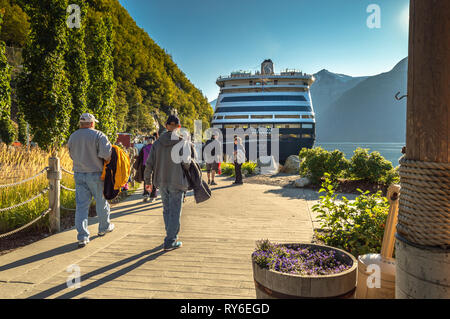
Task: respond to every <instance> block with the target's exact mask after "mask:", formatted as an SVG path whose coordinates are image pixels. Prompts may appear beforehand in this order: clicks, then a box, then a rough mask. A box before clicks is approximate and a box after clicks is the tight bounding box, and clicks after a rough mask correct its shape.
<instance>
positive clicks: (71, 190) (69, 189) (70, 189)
mask: <svg viewBox="0 0 450 319" xmlns="http://www.w3.org/2000/svg"><path fill="white" fill-rule="evenodd" d="M61 188H62V189H65V190H66V191H69V192H75V190H74V189H72V188H69V187H66V186H64V185H62V184H61Z"/></svg>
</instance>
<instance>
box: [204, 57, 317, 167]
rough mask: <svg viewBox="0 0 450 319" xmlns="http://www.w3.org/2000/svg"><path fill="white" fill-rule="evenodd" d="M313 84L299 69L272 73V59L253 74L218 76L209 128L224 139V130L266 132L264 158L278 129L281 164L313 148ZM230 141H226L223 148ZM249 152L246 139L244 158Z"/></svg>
mask: <svg viewBox="0 0 450 319" xmlns="http://www.w3.org/2000/svg"><path fill="white" fill-rule="evenodd" d="M314 81H315V79H314V76H312V75H309V74H305V73H303V72H301V71H298V70H285V71H283V72H280V73H279V74H276V73H274V64H273V62H272V60H265V61H264V62H263V63H262V64H261V71H257V72H255V73H254V74H252V73H251V72H242V71H239V72H233V73H231V75H229V76H220V77H219V78H218V79H217V82H216V83H217V85H218V86H219V88H220V93H219V96H218V98H217V103H216V109H215V112H214V116H213V120H212V123H211V126H212V127H214V128H218V129H220V130H221V131H222V134H223V137H224V139H225V138H226V129H227V128H242V129H244V130H245V129H248V128H249V127H253V128H255V129H257V130H258V131H259V130H265V132H267V134H268V135H267V139H268V142H267V143H265V144H266V145H267V148H266V149H265V152H268V153H269V154H265V155H271V154H270V151H271V150H270V145H271V132H272V129H273V128H278V129H279V131H278V132H279V162H280V163H284V162H285V160H286V159H287V158H288V157H289V156H290V155H294V154H295V155H297V154H298V153H299V152H300V150H301V149H302V148H312V147H313V146H314V141H315V137H316V136H315V125H316V122H315V114H314V109H313V104H312V101H311V94H310V90H309V89H310V87H311V84H312V83H314ZM230 142H231V141H227V140H225V141H224V145H225V144H226V143H230ZM248 150H249V148H248V138H246V151H247V155H248ZM258 152H259V148H258ZM258 157H259V154H258ZM247 158H249V157H248V156H247Z"/></svg>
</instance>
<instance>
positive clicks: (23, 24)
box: [0, 0, 30, 47]
mask: <svg viewBox="0 0 450 319" xmlns="http://www.w3.org/2000/svg"><path fill="white" fill-rule="evenodd" d="M0 8H2V9H4V10H5V16H4V23H3V27H2V34H1V36H0V40H1V41H5V42H6V45H8V46H13V47H23V46H24V45H25V43H26V41H27V37H28V32H29V30H30V23H29V22H28V16H27V15H26V13H25V12H23V10H22V9H21V8H20V6H19V5H18V4H17V3H16V1H15V0H0Z"/></svg>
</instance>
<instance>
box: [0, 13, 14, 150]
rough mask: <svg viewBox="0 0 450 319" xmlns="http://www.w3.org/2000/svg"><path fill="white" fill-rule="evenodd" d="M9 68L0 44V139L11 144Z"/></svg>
mask: <svg viewBox="0 0 450 319" xmlns="http://www.w3.org/2000/svg"><path fill="white" fill-rule="evenodd" d="M3 16H4V9H2V10H1V11H0V30H1V25H2V23H3ZM10 81H11V67H10V66H9V64H8V59H7V58H6V55H5V43H4V42H3V41H1V42H0V139H1V140H2V141H3V142H4V143H6V144H11V143H12V142H13V141H14V135H15V134H14V129H13V127H12V125H11V118H10V109H11V86H10Z"/></svg>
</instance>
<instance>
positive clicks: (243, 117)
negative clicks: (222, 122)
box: [225, 115, 248, 120]
mask: <svg viewBox="0 0 450 319" xmlns="http://www.w3.org/2000/svg"><path fill="white" fill-rule="evenodd" d="M225 119H226V120H247V119H248V115H227V116H225Z"/></svg>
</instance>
